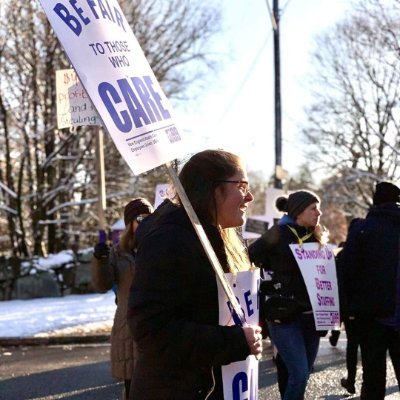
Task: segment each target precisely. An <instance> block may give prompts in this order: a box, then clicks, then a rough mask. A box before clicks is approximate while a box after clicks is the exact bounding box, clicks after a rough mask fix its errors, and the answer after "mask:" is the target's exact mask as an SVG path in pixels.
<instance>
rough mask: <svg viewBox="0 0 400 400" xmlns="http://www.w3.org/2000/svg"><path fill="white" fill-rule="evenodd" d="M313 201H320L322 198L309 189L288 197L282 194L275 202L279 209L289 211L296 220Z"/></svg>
mask: <svg viewBox="0 0 400 400" xmlns="http://www.w3.org/2000/svg"><path fill="white" fill-rule="evenodd" d="M313 203H320V199H319V197H318V196H317V195H316V194H315V193H313V192H310V191H308V190H299V191H297V192H293V193H291V194H290V195H289V196H288V197H285V196H280V197H278V198H277V199H276V202H275V204H276V208H277V209H278V210H279V211H283V212H287V213H288V215H289V216H290V217H291V218H292V219H293V220H294V221H295V220H296V218H297V217H298V215H299V214H301V213H302V212H303V211H304V210H305V209H306V208H307V207H308V206H309V205H310V204H313Z"/></svg>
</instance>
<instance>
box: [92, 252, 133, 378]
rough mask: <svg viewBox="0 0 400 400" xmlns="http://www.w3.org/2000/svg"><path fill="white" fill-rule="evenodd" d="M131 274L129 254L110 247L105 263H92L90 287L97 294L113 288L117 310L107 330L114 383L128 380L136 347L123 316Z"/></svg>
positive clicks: (102, 261)
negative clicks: (115, 290)
mask: <svg viewBox="0 0 400 400" xmlns="http://www.w3.org/2000/svg"><path fill="white" fill-rule="evenodd" d="M134 271H135V259H134V256H133V253H131V252H125V251H123V250H121V249H120V247H119V246H116V247H113V248H112V249H111V252H110V256H109V257H108V259H107V258H106V259H97V258H96V257H93V259H92V280H93V286H94V287H95V288H96V289H97V290H98V291H101V292H104V291H107V290H110V289H111V288H112V287H113V286H114V285H116V287H117V292H116V295H117V299H118V304H117V309H116V311H115V316H114V323H113V327H112V330H111V373H112V376H113V377H114V378H117V379H124V380H125V379H131V377H132V372H133V368H134V363H135V358H136V353H137V351H136V345H135V343H134V341H133V336H132V333H131V331H130V329H129V326H128V323H127V319H126V314H127V307H128V295H129V288H130V286H131V283H132V279H133V276H134Z"/></svg>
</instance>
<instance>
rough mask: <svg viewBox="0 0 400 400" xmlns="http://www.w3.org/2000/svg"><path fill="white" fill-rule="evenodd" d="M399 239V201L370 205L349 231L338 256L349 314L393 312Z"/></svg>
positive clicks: (381, 315)
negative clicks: (369, 209) (370, 207)
mask: <svg viewBox="0 0 400 400" xmlns="http://www.w3.org/2000/svg"><path fill="white" fill-rule="evenodd" d="M399 240H400V205H399V204H396V203H386V204H381V205H379V206H374V207H373V208H372V209H371V211H370V212H369V213H368V215H367V217H366V219H365V220H364V221H361V222H360V223H358V224H357V225H356V227H355V228H354V229H352V230H351V231H350V233H349V237H348V239H347V241H346V245H345V247H344V249H343V252H342V255H341V260H340V268H341V275H342V276H343V285H344V290H345V295H346V299H347V306H348V313H349V315H353V316H355V317H358V318H385V317H390V316H393V315H394V312H395V306H396V278H397V273H398V268H399V267H398V266H399Z"/></svg>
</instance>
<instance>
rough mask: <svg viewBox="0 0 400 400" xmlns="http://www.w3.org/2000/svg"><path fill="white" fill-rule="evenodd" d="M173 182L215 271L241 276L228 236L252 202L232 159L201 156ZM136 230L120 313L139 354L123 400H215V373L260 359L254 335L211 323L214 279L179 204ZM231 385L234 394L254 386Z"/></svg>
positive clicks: (233, 238)
mask: <svg viewBox="0 0 400 400" xmlns="http://www.w3.org/2000/svg"><path fill="white" fill-rule="evenodd" d="M179 178H180V181H181V183H182V186H183V187H184V189H185V192H186V194H187V196H188V198H189V200H190V202H191V204H192V206H193V209H194V211H195V212H196V214H197V216H198V218H199V220H200V221H201V223H202V226H203V228H204V230H205V233H206V235H207V237H208V239H209V241H210V243H211V246H212V247H213V249H214V251H215V254H216V256H217V258H218V260H219V262H220V264H221V266H222V268H223V271H224V272H226V273H228V272H230V273H231V274H232V276H234V275H235V274H239V273H240V272H239V271H242V270H249V269H250V262H249V259H248V256H247V252H246V250H245V248H244V246H243V243H242V241H241V240H240V239H239V237H238V235H237V233H236V230H235V228H236V227H239V226H241V225H243V223H244V219H245V214H246V209H247V206H248V205H249V203H250V202H252V201H253V195H252V194H251V192H250V189H249V184H248V181H247V174H246V172H245V169H244V166H243V163H242V161H241V160H240V158H239V157H237V156H236V155H234V154H231V153H228V152H226V151H222V150H206V151H203V152H200V153H197V154H195V155H194V156H192V157H191V158H190V159H189V161H188V162H187V163H186V164H185V165H184V167H183V169H182V171H181V173H180V175H179ZM143 227H144V228H143V229H144V230H145V232H144V231H143V230H142V232H141V236H142V240H141V242H140V246H139V249H138V253H137V258H136V275H135V279H134V281H133V284H132V287H131V292H130V301H129V313H128V320H129V323H130V327H131V330H132V332H133V335H134V338H135V341H136V342H137V344H138V347H139V358H138V361H137V364H136V366H135V371H134V376H133V382H132V388H131V399H135V400H141V399H188V400H189V399H191V400H192V399H206V398H207V399H223V398H224V393H223V390H224V389H223V383H222V372H221V369H222V368H221V367H222V366H223V365H226V364H230V363H233V362H236V361H241V360H245V359H246V358H247V357H248V356H249V355H255V356H256V357H260V356H261V352H262V336H261V328H260V327H258V326H255V325H249V326H245V327H242V326H239V325H231V326H226V325H224V326H223V325H220V324H219V304H218V288H217V279H216V274H215V271H214V269H213V267H212V265H211V263H210V262H209V260H208V257H207V255H206V252H205V250H204V249H203V247H202V245H201V243H200V240H199V239H198V237H197V234H196V232H195V230H194V228H193V227H192V224H191V222H190V220H189V217H188V215H187V213H186V211H185V209H184V208H183V207H182V205H181V204H180V201H177V202H176V203H172V202H167V203H166V204H165V203H164V205H163V206H162V207H159V208H158V209H157V210H156V211H155V212H154V213H153V214H152V215H151V218H149V219H147V221H146V225H143ZM139 229H140V228H139ZM250 303H251V302H249V303H248V305H250V306H251V304H250ZM255 304H256V301H254V303H253V305H255ZM225 306H226V305H225ZM241 306H242V307H243V308H246V307H245V305H243V304H242V303H241ZM231 319H232V318H231ZM239 378H240V379H242V380H241V381H240V382H239V380H237V382H238V385H237V386H238V387H240V388H241V390H247V389H245V384H247V383H248V384H249V386H250V383H251V382H253V381H254V380H255V381H257V380H258V376H255V377H253V376H252V377H251V380H250V379H249V380H248V381H247V382H244V381H243V380H246V379H247V377H245V376H243V375H240V377H239Z"/></svg>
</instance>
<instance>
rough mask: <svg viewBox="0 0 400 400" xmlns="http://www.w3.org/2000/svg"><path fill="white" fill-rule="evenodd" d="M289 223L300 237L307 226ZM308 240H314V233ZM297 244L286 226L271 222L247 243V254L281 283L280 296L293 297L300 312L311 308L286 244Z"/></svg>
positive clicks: (304, 286)
mask: <svg viewBox="0 0 400 400" xmlns="http://www.w3.org/2000/svg"><path fill="white" fill-rule="evenodd" d="M290 226H292V227H293V228H295V229H296V231H297V233H298V235H299V236H300V237H302V236H304V235H306V233H307V230H306V228H303V227H301V226H298V225H295V224H290ZM309 242H316V239H315V238H314V236H311V237H310V238H308V239H307V240H306V241H305V243H309ZM297 243H298V240H297V238H296V236H295V235H294V234H293V232H292V231H291V230H290V229H289V227H288V225H286V224H285V225H274V226H273V227H271V228H270V229H269V230H268V231H267V232H265V233H264V234H263V235H262V236H261V237H260V238H258V239H257V240H256V241H255V242H254V243H252V244H251V245H250V246H249V255H250V260H251V261H252V262H253V263H255V264H256V265H257V266H259V267H261V268H263V269H264V270H265V271H272V272H273V280H274V281H275V282H279V283H281V285H282V288H281V293H282V295H284V296H289V297H294V298H295V299H296V300H297V301H298V302H299V303H300V304H301V306H302V310H303V311H310V310H311V309H312V308H311V302H310V298H309V296H308V292H307V287H306V284H305V282H304V279H303V276H302V274H301V271H300V268H299V266H298V264H297V262H296V259H295V258H294V256H293V253H292V251H291V249H290V247H289V245H290V244H297Z"/></svg>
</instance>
